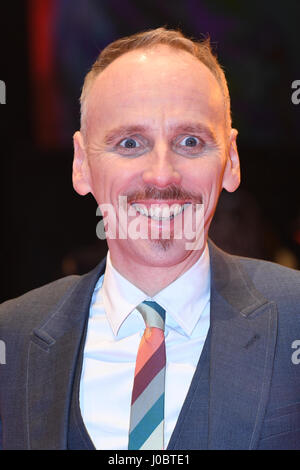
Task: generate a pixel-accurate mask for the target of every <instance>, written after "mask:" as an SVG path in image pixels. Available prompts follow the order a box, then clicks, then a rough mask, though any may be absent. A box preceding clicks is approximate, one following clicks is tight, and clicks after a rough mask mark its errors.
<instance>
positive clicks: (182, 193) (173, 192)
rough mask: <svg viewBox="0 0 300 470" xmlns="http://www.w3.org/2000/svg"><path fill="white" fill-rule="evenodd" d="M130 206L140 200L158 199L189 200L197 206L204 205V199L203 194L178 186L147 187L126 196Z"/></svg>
mask: <svg viewBox="0 0 300 470" xmlns="http://www.w3.org/2000/svg"><path fill="white" fill-rule="evenodd" d="M125 196H127V202H128V204H131V203H132V202H134V201H138V200H147V199H151V200H154V199H157V200H161V201H162V200H175V201H176V200H178V201H182V200H187V201H190V202H192V203H195V204H202V203H203V197H202V194H201V193H195V192H191V191H186V190H184V189H183V188H180V187H178V186H176V185H170V186H168V187H167V188H163V189H161V188H157V187H156V186H146V187H145V188H143V189H139V190H137V191H132V192H130V193H127V194H125Z"/></svg>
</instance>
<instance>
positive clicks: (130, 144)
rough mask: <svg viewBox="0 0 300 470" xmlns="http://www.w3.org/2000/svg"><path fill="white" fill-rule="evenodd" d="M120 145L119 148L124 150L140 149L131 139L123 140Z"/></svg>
mask: <svg viewBox="0 0 300 470" xmlns="http://www.w3.org/2000/svg"><path fill="white" fill-rule="evenodd" d="M120 145H121V147H124V148H126V149H133V148H137V147H140V144H139V143H138V142H137V141H136V140H134V139H132V138H127V139H123V140H122V141H121V142H120Z"/></svg>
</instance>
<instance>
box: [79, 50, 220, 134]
mask: <svg viewBox="0 0 300 470" xmlns="http://www.w3.org/2000/svg"><path fill="white" fill-rule="evenodd" d="M182 113H185V114H197V113H198V114H199V118H202V119H208V120H213V121H214V123H215V125H218V124H222V125H223V124H224V98H223V95H222V91H221V88H220V86H219V84H218V82H217V80H216V78H215V77H214V75H213V73H212V72H211V71H210V70H209V69H208V68H207V67H206V66H205V65H204V64H202V63H201V62H200V61H199V60H198V59H197V58H195V57H193V56H192V55H191V54H189V53H188V52H186V51H182V50H175V49H173V48H170V47H168V46H157V47H156V48H153V49H149V50H136V51H131V52H129V53H126V54H124V55H122V56H121V57H119V58H118V59H116V60H115V61H113V62H112V63H111V64H110V65H109V66H108V67H107V68H106V69H105V70H104V71H103V72H101V74H99V75H98V76H97V77H96V79H95V81H94V83H93V84H92V85H91V88H90V90H89V93H88V96H87V103H86V127H87V130H88V131H89V130H93V129H94V128H95V126H98V127H99V126H101V125H102V124H103V125H104V123H105V124H107V122H108V121H109V120H111V121H115V124H122V121H123V120H124V119H126V117H128V118H129V116H130V117H131V119H135V115H136V119H139V117H141V116H143V117H145V116H148V118H149V119H151V116H153V117H154V116H158V115H160V117H162V116H164V118H165V119H168V118H170V119H176V118H177V117H179V116H180V115H182ZM187 117H188V116H187ZM189 117H191V118H192V116H189Z"/></svg>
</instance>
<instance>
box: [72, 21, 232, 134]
mask: <svg viewBox="0 0 300 470" xmlns="http://www.w3.org/2000/svg"><path fill="white" fill-rule="evenodd" d="M159 44H164V45H167V46H169V47H171V48H174V49H180V50H184V51H186V52H189V53H190V54H192V55H193V56H194V57H196V58H197V59H198V60H200V62H202V63H203V64H204V65H206V67H207V68H208V69H209V70H210V71H211V72H212V73H213V75H214V77H215V78H216V80H217V82H218V83H219V86H220V88H221V92H222V95H223V98H224V115H225V126H226V129H227V130H228V131H229V130H230V128H231V106H230V96H229V90H228V86H227V81H226V78H225V74H224V71H223V69H222V67H221V65H220V64H219V62H218V60H217V58H216V56H215V55H214V54H213V52H212V48H211V43H210V39H209V37H206V38H205V39H203V40H201V41H195V40H193V39H189V38H187V37H186V36H184V35H183V34H182V32H181V31H179V30H173V29H166V28H164V27H161V28H156V29H151V30H148V31H144V32H141V33H136V34H133V35H131V36H127V37H123V38H120V39H117V40H116V41H114V42H112V43H111V44H109V45H108V46H107V47H105V49H103V50H102V51H101V53H100V54H99V56H98V57H97V59H96V61H95V62H94V64H93V65H92V67H91V69H90V71H89V72H88V73H87V74H86V76H85V79H84V83H83V87H82V93H81V96H80V106H81V130H83V129H84V127H85V114H86V100H87V95H88V93H89V90H90V88H91V85H92V84H93V83H94V81H95V79H96V77H97V76H98V75H99V74H100V73H101V72H102V71H103V70H104V69H105V68H106V67H107V66H108V65H109V64H111V63H112V62H113V61H114V60H115V59H117V58H118V57H120V56H121V55H123V54H126V52H130V51H134V50H137V49H150V48H152V47H154V46H157V45H159Z"/></svg>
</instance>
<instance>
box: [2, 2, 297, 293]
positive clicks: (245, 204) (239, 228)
mask: <svg viewBox="0 0 300 470" xmlns="http://www.w3.org/2000/svg"><path fill="white" fill-rule="evenodd" d="M299 19H300V4H299V1H298V0H289V1H288V2H280V3H279V2H274V3H273V2H272V1H264V2H262V1H255V0H254V1H251V2H241V1H239V0H226V1H225V0H182V1H161V0H151V1H142V0H107V1H105V0H102V1H100V0H28V1H22V0H20V1H18V2H5V6H4V5H1V20H0V21H1V24H0V27H1V31H0V34H1V38H0V39H1V41H0V44H1V61H0V80H4V81H5V84H6V104H5V105H1V106H0V119H1V121H0V123H1V126H0V127H1V129H0V132H1V149H2V152H1V153H2V155H1V157H2V158H1V163H2V165H1V166H2V173H1V175H2V177H1V191H2V197H1V202H2V212H1V215H2V217H1V222H2V227H1V236H2V250H1V258H0V262H1V272H2V281H1V299H0V300H1V301H2V300H6V299H8V298H11V297H15V296H18V295H20V294H22V293H24V292H25V291H27V290H29V289H32V288H34V287H37V286H40V285H42V284H45V283H47V282H50V281H52V280H54V279H57V278H58V277H61V276H65V275H67V274H72V273H79V274H81V273H84V272H87V271H88V270H89V269H91V268H93V267H94V266H95V265H96V264H97V263H98V261H99V260H100V259H101V258H102V257H103V256H104V255H105V253H106V249H107V247H106V242H105V241H100V240H98V239H97V238H96V224H97V223H98V222H99V217H97V216H96V203H95V201H94V200H93V198H92V197H91V196H85V197H80V196H78V195H77V194H76V193H75V192H74V190H73V188H72V181H71V168H72V156H73V155H72V153H73V149H72V135H73V133H74V131H75V130H77V129H78V128H79V96H80V92H81V86H82V82H83V78H84V76H85V74H86V73H87V71H88V70H89V68H90V66H91V65H92V63H93V62H94V60H95V59H96V57H97V55H98V54H99V52H100V51H101V49H103V48H104V47H105V46H106V45H107V44H108V43H110V42H111V41H113V40H115V39H117V38H119V37H120V36H124V35H129V34H133V33H135V32H137V31H141V30H146V29H150V28H156V27H159V26H167V27H170V28H180V29H181V30H182V31H183V32H184V33H185V34H187V35H188V36H192V37H194V38H196V39H200V38H201V37H202V35H203V34H204V35H207V34H209V35H210V37H211V41H212V44H213V46H214V50H215V52H216V53H217V55H218V58H219V60H220V62H221V64H222V65H223V67H224V70H225V74H226V77H227V79H228V83H229V90H230V94H231V100H232V115H233V125H234V127H236V128H237V129H238V130H239V137H238V147H239V154H240V159H241V167H242V184H241V186H240V188H239V190H238V191H237V192H236V193H234V194H227V193H222V196H221V199H220V203H219V207H218V209H217V213H216V216H215V220H214V222H213V225H212V227H211V232H210V236H211V238H212V239H213V240H214V241H215V242H216V243H217V244H218V245H219V246H220V247H221V248H223V249H225V250H227V251H229V252H231V253H234V254H240V255H244V256H250V257H257V258H263V259H266V260H271V261H276V262H278V263H281V264H283V265H286V266H290V267H293V268H296V269H299V268H300V204H299V202H300V198H299V194H300V188H299V181H300V173H299V169H300V163H299V161H300V155H299V152H300V104H299V105H295V104H293V103H292V100H291V95H292V92H293V90H292V88H291V85H292V82H293V81H294V80H300V55H299V49H300V33H299Z"/></svg>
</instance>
